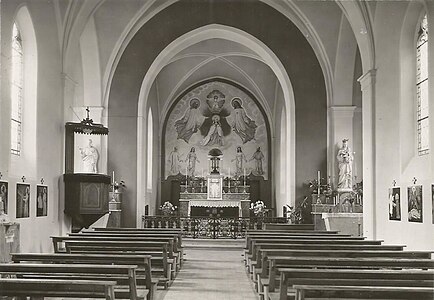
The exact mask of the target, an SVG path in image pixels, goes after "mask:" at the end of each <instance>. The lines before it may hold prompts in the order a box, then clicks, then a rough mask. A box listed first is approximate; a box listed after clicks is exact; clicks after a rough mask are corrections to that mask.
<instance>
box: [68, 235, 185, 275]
mask: <svg viewBox="0 0 434 300" xmlns="http://www.w3.org/2000/svg"><path fill="white" fill-rule="evenodd" d="M68 235H69V236H73V237H76V236H98V237H106V238H110V239H111V238H131V240H140V238H141V237H151V238H155V239H158V238H160V237H163V238H173V240H174V243H173V255H174V257H175V258H176V262H177V271H179V269H180V268H181V266H182V261H183V255H184V252H183V246H182V234H181V233H180V232H138V233H134V232H133V231H94V230H83V231H82V232H80V233H70V234H68Z"/></svg>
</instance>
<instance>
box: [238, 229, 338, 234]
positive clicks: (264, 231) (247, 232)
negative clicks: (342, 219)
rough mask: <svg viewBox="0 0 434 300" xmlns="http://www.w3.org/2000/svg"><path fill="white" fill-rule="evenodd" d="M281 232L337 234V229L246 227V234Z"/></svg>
mask: <svg viewBox="0 0 434 300" xmlns="http://www.w3.org/2000/svg"><path fill="white" fill-rule="evenodd" d="M270 232H271V233H275V234H276V233H281V232H288V233H305V234H309V233H319V234H339V231H338V230H300V229H293V230H286V229H285V230H279V229H273V230H269V229H267V230H261V229H247V230H246V234H251V233H270Z"/></svg>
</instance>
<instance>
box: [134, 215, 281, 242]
mask: <svg viewBox="0 0 434 300" xmlns="http://www.w3.org/2000/svg"><path fill="white" fill-rule="evenodd" d="M264 223H288V219H287V218H272V217H262V218H227V217H176V216H145V217H143V218H142V227H144V228H182V229H183V235H184V237H190V238H211V239H218V238H232V239H237V238H243V237H245V235H246V230H247V229H262V227H263V224H264Z"/></svg>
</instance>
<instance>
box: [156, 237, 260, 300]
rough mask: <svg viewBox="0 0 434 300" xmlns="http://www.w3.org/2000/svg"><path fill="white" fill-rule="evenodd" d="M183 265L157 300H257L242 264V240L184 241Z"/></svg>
mask: <svg viewBox="0 0 434 300" xmlns="http://www.w3.org/2000/svg"><path fill="white" fill-rule="evenodd" d="M184 245H185V256H184V260H185V262H184V265H183V267H182V270H181V271H180V272H179V273H178V275H177V276H176V278H175V280H174V281H173V284H172V285H171V286H170V288H169V289H168V290H162V291H160V290H159V291H158V293H157V297H156V298H157V300H184V299H185V300H187V299H188V300H196V299H197V300H199V299H209V300H212V299H228V300H256V299H258V298H257V295H256V294H255V290H254V285H253V282H251V281H250V280H249V279H248V276H247V274H246V272H245V268H244V263H243V257H242V254H243V247H244V241H243V240H236V241H235V242H234V241H232V240H201V241H197V240H190V241H188V240H186V241H185V243H184Z"/></svg>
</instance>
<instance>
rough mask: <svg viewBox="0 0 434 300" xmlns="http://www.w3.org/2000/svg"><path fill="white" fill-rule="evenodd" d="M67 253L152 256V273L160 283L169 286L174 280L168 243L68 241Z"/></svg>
mask: <svg viewBox="0 0 434 300" xmlns="http://www.w3.org/2000/svg"><path fill="white" fill-rule="evenodd" d="M64 242H65V247H66V252H67V253H77V254H79V253H80V254H83V253H95V254H98V253H99V254H126V255H128V254H134V253H135V252H137V253H140V254H150V255H152V257H153V258H154V259H156V260H153V262H152V267H151V272H152V273H154V274H156V275H158V276H159V277H158V278H159V281H160V282H161V283H163V282H166V283H164V286H165V287H167V284H168V283H169V282H171V281H172V280H173V274H172V270H173V269H172V267H173V265H174V260H173V259H171V258H169V254H168V251H167V250H168V243H167V242H149V241H145V242H143V241H110V240H109V241H103V240H102V241H95V240H66V241H64Z"/></svg>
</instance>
